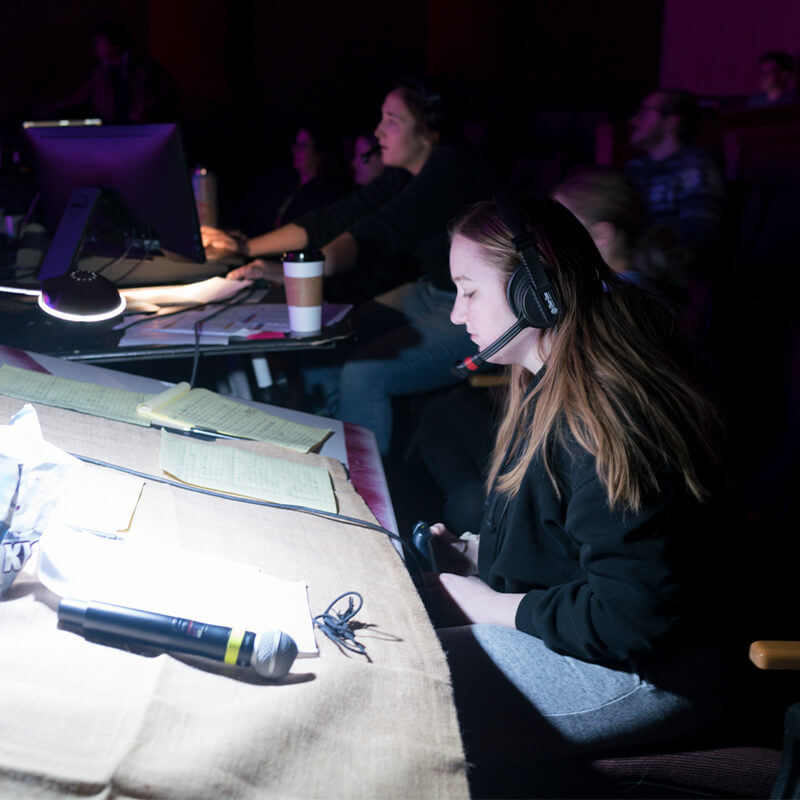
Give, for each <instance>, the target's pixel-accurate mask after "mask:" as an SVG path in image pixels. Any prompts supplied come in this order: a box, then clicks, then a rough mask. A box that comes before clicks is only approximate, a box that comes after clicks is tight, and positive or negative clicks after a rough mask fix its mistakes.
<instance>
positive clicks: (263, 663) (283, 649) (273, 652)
mask: <svg viewBox="0 0 800 800" xmlns="http://www.w3.org/2000/svg"><path fill="white" fill-rule="evenodd" d="M296 657H297V645H296V644H295V641H294V639H292V637H291V636H289V634H288V633H284V632H283V631H267V632H266V633H260V634H258V636H257V637H256V641H255V645H254V647H253V656H252V659H251V664H252V665H253V669H254V670H255V671H256V672H257V673H258V674H259V675H261V677H263V678H273V679H277V678H282V677H283V676H284V675H286V673H287V672H288V671H289V670H290V669H291V668H292V664H293V663H294V660H295V658H296Z"/></svg>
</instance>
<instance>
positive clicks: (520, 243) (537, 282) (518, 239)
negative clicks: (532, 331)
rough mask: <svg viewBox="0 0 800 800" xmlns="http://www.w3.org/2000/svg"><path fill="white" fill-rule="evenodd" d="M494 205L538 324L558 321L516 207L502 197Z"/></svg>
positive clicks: (535, 251) (545, 279)
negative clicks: (527, 287)
mask: <svg viewBox="0 0 800 800" xmlns="http://www.w3.org/2000/svg"><path fill="white" fill-rule="evenodd" d="M495 205H496V206H497V213H498V216H499V217H500V219H501V220H502V221H503V222H504V223H505V225H506V227H507V228H508V229H509V231H511V242H512V243H513V245H514V249H515V250H516V251H517V252H518V253H519V255H520V257H521V258H522V264H523V268H524V269H525V272H526V273H527V276H528V279H529V281H530V286H531V289H532V296H533V300H534V302H535V304H536V306H537V308H538V311H539V316H540V317H541V320H542V321H544V322H547V323H548V324H547V325H544V326H540V325H537V327H548V326H550V325H555V323H556V322H557V321H558V315H559V307H558V303H557V302H556V295H555V292H554V291H553V287H552V286H551V285H550V280H549V279H548V277H547V273H546V272H545V269H544V264H543V263H542V259H541V257H540V256H539V250H538V248H537V246H536V245H537V241H538V240H537V238H536V235H535V234H534V233H533V231H530V230H528V227H527V225H526V224H525V220H524V218H523V216H522V212H521V211H520V208H519V206H518V205H517V203H515V202H514V201H513V200H512V199H511V197H510V196H509V195H507V194H505V193H498V194H497V195H496V196H495Z"/></svg>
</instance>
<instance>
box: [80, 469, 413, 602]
mask: <svg viewBox="0 0 800 800" xmlns="http://www.w3.org/2000/svg"><path fill="white" fill-rule="evenodd" d="M70 455H71V456H73V457H74V458H77V459H78V460H79V461H83V462H85V463H86V464H93V465H94V466H97V467H107V468H108V469H114V470H117V471H118V472H124V473H126V474H127V475H133V476H134V477H136V478H141V479H142V480H146V481H153V482H155V483H163V484H165V485H166V486H174V487H175V488H176V489H183V490H184V491H187V492H197V493H198V494H205V495H208V496H210V497H219V498H220V499H222V500H233V501H235V502H237V503H248V504H249V505H256V506H267V507H269V508H278V509H281V510H283V511H300V512H301V513H303V514H310V515H312V516H315V517H322V518H323V519H332V520H335V521H337V522H345V523H347V524H349V525H356V526H357V527H359V528H367V529H368V530H372V531H377V532H378V533H382V534H383V535H384V536H387V537H388V538H389V539H391V540H393V541H395V542H399V543H400V545H401V547H402V548H403V551H404V553H405V554H406V556H411V563H412V564H413V565H414V570H413V571H412V570H410V569H409V573H410V574H411V577H412V580H414V577H415V575H414V573H416V578H417V580H415V581H414V585H415V586H416V587H417V590H418V591H419V593H420V595H422V598H423V601H424V599H425V595H426V591H427V590H426V588H425V580H424V578H423V573H424V569H423V566H422V563H421V562H420V559H419V555H418V554H417V550H416V548H415V547H414V546H413V545H412V544H410V543H409V542H408V541H407V540H406V539H404V538H403V537H402V536H399V535H398V534H396V533H394V532H393V531H390V530H388V529H387V528H384V527H383V526H382V525H378V524H376V523H374V522H369V521H368V520H365V519H358V517H350V516H348V515H347V514H338V513H336V512H334V511H323V510H322V509H319V508H311V507H310V506H300V505H293V504H292V503H277V502H274V501H272V500H257V499H256V498H254V497H244V496H243V495H238V494H227V493H225V492H215V491H214V490H213V489H203V488H201V487H199V486H191V485H190V484H188V483H181V482H180V481H175V480H172V479H171V478H163V477H161V476H160V475H150V474H149V473H147V472H139V471H137V470H135V469H129V468H128V467H121V466H119V465H118V464H112V463H110V462H108V461H102V460H101V459H98V458H92V457H91V456H82V455H79V454H78V453H70ZM406 564H408V560H406ZM336 602H337V601H334V604H335V603H336Z"/></svg>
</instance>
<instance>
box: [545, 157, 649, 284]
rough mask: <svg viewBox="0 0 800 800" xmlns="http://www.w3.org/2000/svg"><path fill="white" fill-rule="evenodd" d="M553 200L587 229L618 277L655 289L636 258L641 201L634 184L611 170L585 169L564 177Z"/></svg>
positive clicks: (639, 235) (643, 262) (641, 224)
mask: <svg viewBox="0 0 800 800" xmlns="http://www.w3.org/2000/svg"><path fill="white" fill-rule="evenodd" d="M553 199H554V200H557V201H558V202H559V203H561V204H562V205H563V206H566V207H567V208H568V209H569V210H570V211H571V212H572V213H573V214H574V215H575V216H576V217H577V218H578V220H579V221H580V222H581V224H582V225H583V226H584V228H586V230H587V231H589V235H590V236H591V237H592V241H593V242H594V243H595V246H596V247H597V249H598V250H599V251H600V255H601V256H602V257H603V261H605V262H606V264H608V266H609V267H611V269H612V270H613V271H614V272H615V273H616V274H617V275H618V276H619V277H620V278H624V279H625V280H627V281H630V282H631V283H635V284H636V285H637V286H639V287H641V288H643V289H647V290H648V291H654V290H655V288H656V286H655V282H654V280H653V276H652V274H651V273H650V271H649V270H648V265H647V263H646V262H645V259H643V258H637V257H636V246H637V244H638V242H639V238H640V237H641V235H642V232H643V230H644V204H643V203H642V198H641V195H640V194H639V192H638V190H637V189H636V188H635V187H634V186H633V184H632V183H631V182H630V181H629V180H627V179H626V178H625V176H624V175H622V174H621V173H619V172H616V171H615V170H611V169H587V170H583V171H581V172H577V173H575V174H574V175H572V176H570V177H568V178H565V179H564V180H563V181H561V183H559V184H558V185H557V186H556V187H555V188H554V189H553Z"/></svg>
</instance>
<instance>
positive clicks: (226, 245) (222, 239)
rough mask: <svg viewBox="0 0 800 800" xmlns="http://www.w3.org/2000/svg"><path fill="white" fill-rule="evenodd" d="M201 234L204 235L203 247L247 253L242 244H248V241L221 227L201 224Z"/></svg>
mask: <svg viewBox="0 0 800 800" xmlns="http://www.w3.org/2000/svg"><path fill="white" fill-rule="evenodd" d="M200 235H201V236H202V237H203V247H205V248H206V249H211V250H225V251H227V252H229V253H246V251H245V250H244V249H243V248H242V244H246V242H244V243H243V242H242V240H241V239H237V238H236V237H235V236H231V235H230V234H229V233H225V231H223V230H220V229H219V228H212V227H210V226H208V225H201V226H200Z"/></svg>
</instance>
